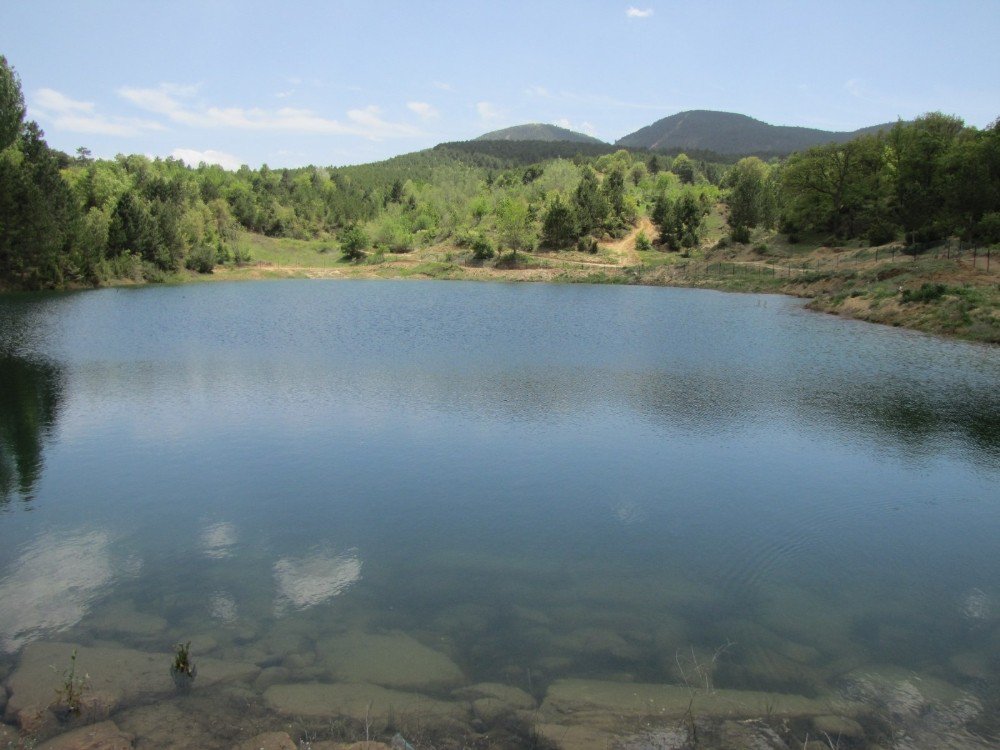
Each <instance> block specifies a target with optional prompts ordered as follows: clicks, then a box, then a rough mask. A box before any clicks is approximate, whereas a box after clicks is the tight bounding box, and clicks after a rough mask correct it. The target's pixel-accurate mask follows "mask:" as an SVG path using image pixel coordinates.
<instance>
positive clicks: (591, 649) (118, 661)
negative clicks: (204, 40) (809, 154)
mask: <svg viewBox="0 0 1000 750" xmlns="http://www.w3.org/2000/svg"><path fill="white" fill-rule="evenodd" d="M802 305H803V303H802V301H800V300H795V299H791V298H786V297H777V296H762V295H727V294H722V293H717V292H710V291H702V290H686V289H663V288H645V287H623V286H584V285H529V284H523V285H516V284H486V283H463V282H429V281H419V282H409V281H341V282H329V281H280V282H247V283H236V284H234V283H217V284H204V285H189V286H177V287H162V288H157V287H148V288H136V289H109V290H101V291H88V292H83V293H70V294H58V295H49V294H39V295H30V296H29V295H6V296H0V388H2V393H0V451H2V453H0V679H6V680H7V688H8V689H7V692H8V698H7V699H6V703H7V705H6V718H5V720H6V721H7V722H8V723H9V724H15V723H17V722H21V723H22V724H23V725H25V726H26V727H27V728H35V729H36V730H37V732H38V733H39V734H40V735H45V734H51V733H54V732H56V731H61V730H64V729H66V728H68V727H72V726H75V724H74V722H80V721H83V720H85V718H86V717H79V718H73V717H72V716H71V717H69V719H68V721H67V723H65V724H56V723H53V719H52V717H51V716H49V715H45V716H42V717H41V718H39V717H38V716H37V715H35V716H34V718H31V717H29V714H30V709H32V708H33V707H35V708H37V707H39V706H41V707H44V706H45V705H48V704H49V703H51V702H52V701H53V700H55V698H56V697H57V696H56V693H55V690H56V688H58V687H59V686H60V685H63V686H65V679H64V678H65V674H64V673H65V670H68V669H69V667H70V666H71V660H70V658H69V656H70V654H71V653H72V652H73V650H74V649H76V650H77V651H78V653H79V658H80V665H81V668H84V667H85V668H86V671H87V673H88V674H89V675H90V676H89V678H88V684H86V685H82V686H81V688H82V690H83V692H84V698H85V701H84V703H85V705H84V711H83V713H84V714H86V713H87V712H88V711H89V712H91V714H93V715H92V716H91V718H103V717H105V716H110V717H111V718H112V719H114V720H115V721H116V723H117V725H118V726H119V727H120V728H122V729H123V730H124V731H127V732H131V733H132V734H134V735H136V737H137V740H136V741H137V743H141V741H143V740H145V741H146V742H147V744H146V745H142V744H137V746H138V747H142V746H156V747H168V746H177V747H187V746H188V745H184V744H176V743H179V742H180V741H179V740H178V739H177V733H176V732H172V731H171V727H172V726H176V721H175V719H176V717H178V716H181V717H187V718H185V721H189V722H190V725H191V727H193V728H192V729H190V730H189V731H190V732H193V733H195V734H194V735H192V736H197V737H198V739H197V744H192V745H191V746H192V747H194V746H200V747H225V748H229V747H232V746H233V742H234V741H235V740H240V739H242V738H244V737H247V736H250V734H252V730H256V729H259V730H260V731H264V729H267V728H272V727H282V728H283V730H285V731H291V730H289V729H288V727H289V726H292V725H294V731H292V736H293V738H295V739H310V738H312V739H315V740H323V739H331V738H332V739H350V738H351V733H352V732H353V733H354V735H355V738H356V739H363V738H364V732H363V730H362V729H361V727H362V726H363V724H364V723H366V719H367V723H368V724H369V729H371V728H372V726H371V725H372V724H373V723H374V729H377V730H378V731H380V732H382V735H380V736H385V737H389V736H391V735H392V734H393V733H394V732H395V731H400V732H401V736H405V737H406V739H408V740H409V741H411V742H413V743H414V744H415V745H417V746H418V747H419V746H420V742H421V741H426V742H428V743H429V742H431V741H432V740H434V738H435V737H437V738H438V740H435V741H439V742H440V738H441V737H445V736H458V735H461V734H462V733H463V732H465V733H467V735H466V736H469V737H471V736H479V737H481V736H483V735H485V734H486V733H488V732H490V731H492V732H493V733H494V736H495V737H496V738H499V739H497V742H500V743H501V744H500V745H497V746H502V742H508V743H509V744H510V746H512V747H513V746H518V743H519V742H522V741H525V740H524V737H526V736H528V735H527V734H525V732H528V733H529V734H530V736H531V737H534V738H535V739H536V740H537V741H539V742H541V741H542V740H544V741H547V742H552V741H555V742H558V741H560V740H559V738H560V737H564V738H566V739H564V740H563V742H564V744H565V746H579V747H584V746H586V742H587V741H591V740H592V741H593V743H594V746H597V745H598V744H599V743H601V742H606V741H607V737H610V736H611V735H613V734H614V735H619V734H622V733H625V734H627V735H628V736H631V737H633V741H634V742H639V743H640V744H639V745H636V746H637V747H638V746H644V747H645V746H648V747H654V746H655V747H673V746H675V745H671V744H669V743H670V742H678V743H683V742H690V741H691V739H692V736H691V735H692V733H693V732H696V731H697V728H698V727H699V726H700V727H701V731H702V735H701V736H702V738H703V739H704V738H706V737H709V735H710V734H711V732H713V731H714V732H716V734H715V735H712V736H713V737H716V739H717V740H718V743H719V746H723V745H724V744H725V738H724V737H723V734H724V733H725V732H726V731H731V730H732V731H736V730H735V729H732V727H730V729H726V728H725V726H723V724H725V721H727V720H735V719H747V718H756V719H759V720H760V721H761V722H763V723H764V724H768V725H769V726H772V727H775V728H774V729H773V731H774V732H778V733H779V734H781V733H782V732H784V734H781V736H782V737H783V738H784V740H785V741H786V742H789V743H790V742H792V741H795V742H797V743H798V745H797V746H799V747H801V746H802V743H803V742H804V741H805V740H806V739H807V738H808V737H812V738H813V739H816V738H820V739H821V738H822V732H823V731H826V732H827V733H828V734H829V733H830V732H834V733H836V734H842V735H843V737H844V742H846V743H848V744H846V745H841V747H847V746H849V747H864V746H867V745H874V744H878V743H882V744H883V745H885V746H888V743H889V741H893V742H897V741H898V742H900V743H901V744H899V745H898V746H900V747H939V746H943V745H945V744H948V743H951V744H950V745H949V746H953V747H989V746H996V743H997V742H998V737H1000V735H998V733H997V731H998V715H997V714H998V713H1000V697H998V696H1000V544H998V539H1000V489H998V488H1000V387H998V386H1000V349H998V348H996V347H992V348H988V347H983V346H976V345H970V344H966V343H961V342H954V341H945V340H940V339H935V338H931V337H928V336H924V335H920V334H916V333H912V332H907V331H902V330H897V329H891V328H886V327H880V326H874V325H869V324H864V323H859V322H853V321H845V320H841V319H837V318H833V317H829V316H823V315H819V314H816V313H812V312H809V311H807V310H805V309H803V306H802ZM188 641H190V642H191V643H192V646H191V656H192V659H193V660H194V662H195V663H196V664H199V662H200V670H199V674H198V676H197V677H196V679H195V681H194V683H193V687H192V688H191V689H190V690H187V691H184V690H179V689H178V690H174V689H173V686H172V685H171V684H170V674H169V666H170V663H171V658H172V656H171V652H172V650H173V648H174V646H175V644H178V643H187V642H188ZM150 654H153V655H154V656H150ZM143 659H145V661H143ZM130 675H131V676H130ZM133 677H134V679H133ZM351 686H353V687H351ZM88 693H90V694H91V695H89V696H88V695H87V694H88ZM629 696H632V697H631V698H629ZM88 697H89V698H91V699H92V700H91V701H90V703H87V701H86V699H87V698H88ZM633 699H634V700H637V701H638V703H639V705H633V704H632V703H629V701H630V700H633ZM0 700H2V699H0ZM681 704H683V706H682V707H681V709H680V710H678V706H679V705H681ZM692 707H694V708H693V709H692ZM379 711H382V714H380V715H379V718H378V719H377V721H376V719H375V715H376V714H378V713H379ZM19 712H20V713H19ZM171 712H173V713H171ZM692 714H695V715H692ZM170 717H175V719H171V718H170ZM190 717H195V718H194V719H191V718H190ZM197 717H202V718H201V719H197ZM209 717H212V718H209ZM220 717H222V718H220ZM344 717H353V718H344ZM611 717H617V719H616V720H617V721H618V723H614V722H612V718H611ZM779 718H780V719H781V720H782V721H783V722H784V726H783V728H782V727H781V726H779V721H778V719H779ZM515 719H516V720H517V721H520V722H521V724H523V725H525V726H527V729H525V726H522V725H520V724H517V721H515ZM657 720H658V721H657ZM199 721H200V722H201V723H199ZM697 721H702V722H703V723H702V724H700V725H699V724H697V723H696V722H697ZM838 721H839V722H840V724H839V725H838V724H837V723H836V722H838ZM172 722H173V723H172ZM504 722H506V723H504ZM532 722H534V724H535V726H534V727H532V726H528V725H531V724H532ZM712 722H715V723H714V724H713V723H712ZM719 722H723V723H722V724H720V723H719ZM824 722H825V723H824ZM612 724H613V725H612ZM730 724H732V725H733V726H735V724H733V722H732V721H731V722H730ZM726 726H728V725H726ZM720 727H722V728H720ZM824 728H825V729H824ZM199 732H200V734H198V733H199ZM560 732H563V734H562V735H560ZM574 732H575V733H576V734H574ZM586 732H590V734H589V735H587V734H586ZM296 733H297V736H296ZM358 733H361V734H360V737H359V736H356V735H358ZM602 733H604V734H602ZM650 733H652V734H650ZM657 733H658V734H657ZM831 736H832V735H831ZM586 737H590V738H591V740H586ZM636 737H638V738H640V739H638V740H635V739H634V738H636ZM573 738H576V739H573ZM595 738H596V739H595ZM642 738H645V739H642ZM671 738H673V739H671ZM678 738H679V739H678ZM720 738H721V739H720ZM0 739H2V736H0ZM904 740H905V742H904ZM533 741H534V740H533ZM654 741H656V742H662V744H660V745H656V744H652V743H653V742H654ZM192 742H194V740H192ZM642 742H646V743H647V744H646V745H641V743H642ZM705 742H709V740H705ZM906 742H909V743H910V744H908V745H907V744H906ZM170 743H175V744H170ZM851 743H853V744H851ZM709 744H711V743H709ZM439 746H441V745H440V744H439ZM445 746H447V745H445ZM476 746H480V745H476ZM481 746H483V747H485V746H486V745H481ZM491 746H492V745H491ZM539 746H543V745H539Z"/></svg>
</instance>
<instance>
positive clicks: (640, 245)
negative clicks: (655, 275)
mask: <svg viewBox="0 0 1000 750" xmlns="http://www.w3.org/2000/svg"><path fill="white" fill-rule="evenodd" d="M635 249H636V250H638V251H639V252H640V253H646V252H649V251H650V250H652V249H653V243H652V242H650V241H649V237H647V236H646V233H645V232H642V231H640V232H639V234H637V235H636V236H635Z"/></svg>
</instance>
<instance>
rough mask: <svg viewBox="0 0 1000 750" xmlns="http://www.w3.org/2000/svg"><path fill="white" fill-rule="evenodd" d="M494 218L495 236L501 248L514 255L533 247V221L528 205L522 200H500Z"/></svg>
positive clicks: (506, 198) (508, 198)
mask: <svg viewBox="0 0 1000 750" xmlns="http://www.w3.org/2000/svg"><path fill="white" fill-rule="evenodd" d="M495 218H496V226H497V234H498V236H499V240H500V243H501V244H502V245H503V246H505V247H508V248H510V249H511V250H513V251H514V252H515V253H516V252H517V251H518V250H529V249H531V248H533V247H534V246H535V230H534V221H533V220H532V216H531V211H530V210H529V207H528V203H527V201H525V200H524V199H523V198H516V197H513V196H504V197H503V198H501V199H500V201H499V202H498V203H497V207H496V211H495Z"/></svg>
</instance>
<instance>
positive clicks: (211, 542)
mask: <svg viewBox="0 0 1000 750" xmlns="http://www.w3.org/2000/svg"><path fill="white" fill-rule="evenodd" d="M199 541H200V547H201V551H202V553H204V555H205V556H206V557H211V558H214V559H216V560H221V559H223V558H226V557H230V556H231V555H232V553H233V551H232V549H231V548H232V546H233V545H234V544H236V527H235V526H233V525H232V524H231V523H229V522H227V521H222V522H220V523H214V524H212V525H211V526H207V527H206V528H204V529H202V532H201V536H200V538H199Z"/></svg>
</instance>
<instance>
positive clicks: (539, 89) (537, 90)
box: [524, 86, 549, 97]
mask: <svg viewBox="0 0 1000 750" xmlns="http://www.w3.org/2000/svg"><path fill="white" fill-rule="evenodd" d="M524 93H525V94H528V95H529V96H541V97H548V96H549V90H548V89H547V88H545V87H544V86H528V88H526V89H525V90H524Z"/></svg>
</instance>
